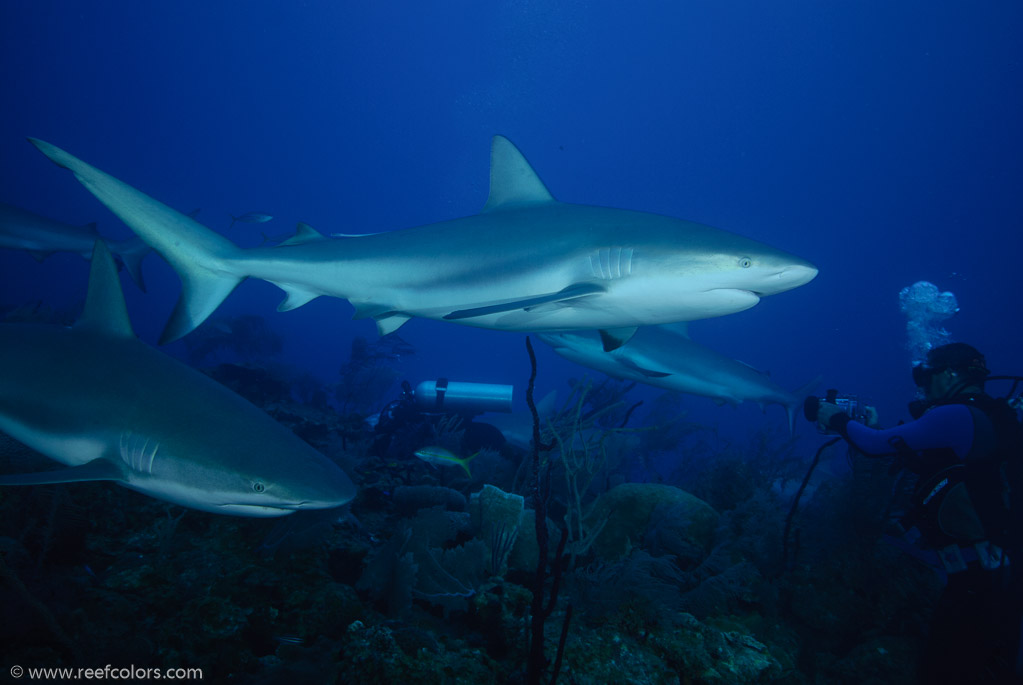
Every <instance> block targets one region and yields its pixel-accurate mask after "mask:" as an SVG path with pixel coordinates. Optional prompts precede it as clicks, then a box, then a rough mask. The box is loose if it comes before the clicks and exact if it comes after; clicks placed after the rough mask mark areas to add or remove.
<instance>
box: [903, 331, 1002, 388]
mask: <svg viewBox="0 0 1023 685" xmlns="http://www.w3.org/2000/svg"><path fill="white" fill-rule="evenodd" d="M990 373H991V372H990V371H988V369H987V364H986V362H985V361H984V355H982V354H981V353H980V352H979V351H977V348H975V347H973V346H972V345H967V344H966V343H949V344H947V345H942V346H941V347H935V348H934V349H933V350H931V351H930V352H928V353H927V361H925V362H923V363H921V364H917V365H916V366H914V367H913V382H914V383H915V384H916V386H917V388H919V389H920V391H921V393H922V394H923V395H924V399H926V400H930V401H935V400H941V399H946V398H948V397H952V396H954V395H958V394H960V393H962V392H980V391H982V390H983V389H984V379H985V378H987V377H988V375H989V374H990Z"/></svg>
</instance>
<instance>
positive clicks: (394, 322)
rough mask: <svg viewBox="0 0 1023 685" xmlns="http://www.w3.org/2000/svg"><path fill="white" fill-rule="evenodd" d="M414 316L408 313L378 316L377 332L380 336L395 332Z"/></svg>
mask: <svg viewBox="0 0 1023 685" xmlns="http://www.w3.org/2000/svg"><path fill="white" fill-rule="evenodd" d="M411 318H412V317H411V316H409V315H408V314H390V315H388V316H381V317H378V318H377V320H376V322H377V333H379V334H380V337H383V336H385V335H387V334H388V333H394V332H395V331H396V330H398V329H399V328H401V327H402V326H403V325H405V322H406V321H408V320H409V319H411Z"/></svg>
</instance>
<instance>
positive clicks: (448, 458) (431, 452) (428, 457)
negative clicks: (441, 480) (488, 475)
mask: <svg viewBox="0 0 1023 685" xmlns="http://www.w3.org/2000/svg"><path fill="white" fill-rule="evenodd" d="M477 454H479V452H476V453H475V454H471V455H469V456H468V457H466V458H465V459H463V458H461V457H456V456H455V455H454V454H452V453H451V451H450V450H446V449H444V448H443V447H438V446H436V445H431V446H429V447H421V448H419V449H417V450H416V452H415V455H416V456H417V457H419V458H420V459H422V460H423V461H425V462H426V463H427V464H431V465H433V466H453V465H455V464H458V465H459V466H461V467H462V468H463V469H465V473H466V475H468V476H469V478H472V473H471V472H470V471H469V462H470V461H472V460H473V458H475V457H476V455H477Z"/></svg>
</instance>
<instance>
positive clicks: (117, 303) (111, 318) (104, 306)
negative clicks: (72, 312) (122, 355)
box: [75, 240, 135, 338]
mask: <svg viewBox="0 0 1023 685" xmlns="http://www.w3.org/2000/svg"><path fill="white" fill-rule="evenodd" d="M75 328H76V329H77V330H89V331H95V332H99V333H105V334H107V335H113V336H117V337H123V338H134V337H135V334H134V332H132V330H131V319H129V318H128V308H127V307H126V306H125V304H124V293H123V292H122V291H121V280H120V279H119V278H118V276H117V268H116V267H115V266H114V258H113V257H112V256H110V248H108V247H107V244H106V243H105V242H103V241H102V240H97V241H96V246H95V247H93V249H92V266H91V267H90V269H89V291H88V292H87V293H86V295H85V309H84V310H82V315H81V317H79V319H78V321H77V322H75Z"/></svg>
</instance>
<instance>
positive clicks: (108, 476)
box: [0, 457, 125, 485]
mask: <svg viewBox="0 0 1023 685" xmlns="http://www.w3.org/2000/svg"><path fill="white" fill-rule="evenodd" d="M124 479H125V478H124V472H123V471H122V470H121V467H120V466H119V465H118V464H117V463H115V462H113V461H110V460H109V459H105V458H104V457H100V458H99V459H93V460H92V461H89V462H86V463H84V464H80V465H78V466H71V467H69V468H66V469H56V470H54V471H42V472H40V473H12V474H10V475H6V476H0V485H47V484H50V483H79V482H84V481H90V480H115V481H123V480H124Z"/></svg>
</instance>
